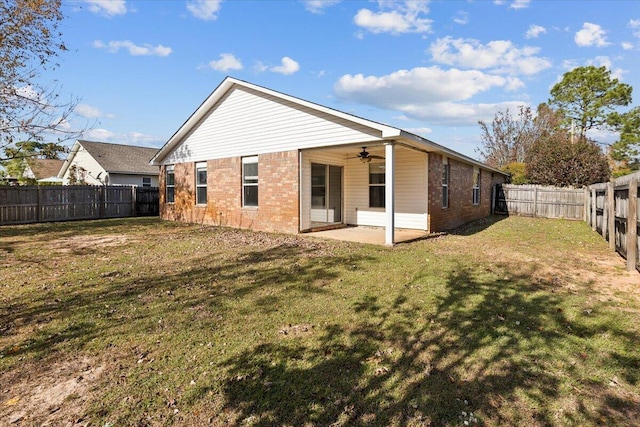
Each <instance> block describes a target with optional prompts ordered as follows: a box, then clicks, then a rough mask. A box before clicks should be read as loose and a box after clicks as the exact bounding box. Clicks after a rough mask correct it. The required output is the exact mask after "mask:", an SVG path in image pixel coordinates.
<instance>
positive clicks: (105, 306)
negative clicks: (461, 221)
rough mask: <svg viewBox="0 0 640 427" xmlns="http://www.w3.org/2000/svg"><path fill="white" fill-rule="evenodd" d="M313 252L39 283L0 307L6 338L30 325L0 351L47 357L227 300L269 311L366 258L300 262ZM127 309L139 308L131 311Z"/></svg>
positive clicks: (256, 253)
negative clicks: (51, 288) (46, 285)
mask: <svg viewBox="0 0 640 427" xmlns="http://www.w3.org/2000/svg"><path fill="white" fill-rule="evenodd" d="M314 251H315V249H314V248H313V247H311V248H305V247H299V246H296V245H293V244H281V245H279V246H275V247H269V248H264V249H262V248H261V249H255V250H249V251H245V252H242V253H240V254H236V255H235V256H231V257H229V256H227V255H226V254H218V255H217V256H215V255H208V256H204V257H202V258H200V259H196V260H192V261H190V262H189V265H188V266H181V268H179V269H177V271H174V272H163V271H156V272H153V274H145V275H139V276H134V275H132V274H131V272H129V271H124V270H118V271H111V272H108V273H105V274H102V275H101V276H99V277H96V278H87V279H86V280H83V281H82V282H80V283H64V284H62V285H60V286H59V287H58V290H57V291H56V292H54V293H50V292H48V291H47V290H42V289H40V287H38V288H36V289H35V291H34V292H33V293H31V294H29V295H25V296H22V297H20V298H14V299H12V300H11V302H10V303H8V304H4V305H3V306H2V307H0V319H1V323H0V331H1V332H2V333H3V335H4V336H5V337H10V336H11V335H12V333H13V331H14V330H16V329H17V327H20V326H21V325H32V326H33V327H34V333H33V334H32V336H30V337H29V338H27V339H26V340H25V341H24V342H21V343H19V344H12V345H11V346H10V348H4V349H0V355H4V356H14V357H20V356H24V355H29V356H32V357H33V356H36V357H44V356H46V355H50V354H52V353H54V352H55V351H57V349H58V346H59V345H63V344H64V345H68V343H69V342H73V344H72V345H73V347H75V348H78V349H79V348H82V347H83V346H84V345H86V344H87V343H88V342H90V341H91V340H93V339H94V338H98V337H101V338H103V337H105V336H109V335H110V334H111V335H113V334H114V333H116V332H115V331H116V330H117V328H116V327H118V326H122V325H125V324H127V323H134V324H137V325H139V326H138V327H145V323H146V324H147V327H148V326H149V324H150V323H151V320H150V319H146V317H147V316H149V314H150V313H152V314H153V316H154V317H155V318H158V317H163V316H167V317H169V316H170V315H172V314H174V313H176V312H181V311H184V310H187V309H188V308H190V307H206V308H207V309H208V310H211V311H215V312H217V313H219V314H224V313H225V310H226V308H225V307H226V302H228V301H238V300H242V299H243V298H249V301H252V302H253V303H254V304H255V305H252V306H250V307H249V308H247V309H248V310H263V311H265V312H266V311H269V310H271V308H272V306H274V305H277V304H284V303H286V302H287V301H288V299H289V298H291V297H292V296H294V295H296V296H298V297H299V296H300V295H311V294H315V293H324V292H327V291H326V290H325V289H324V288H323V287H322V284H323V283H324V282H325V281H327V280H332V279H335V278H336V277H338V275H339V270H340V269H342V268H343V266H344V265H357V264H359V263H361V262H363V261H364V260H365V257H363V256H360V255H357V254H356V255H349V256H323V257H322V259H321V261H320V262H306V261H305V262H303V261H302V260H303V259H306V258H307V257H309V256H313V253H314ZM178 262H179V261H178ZM168 269H169V270H171V267H168ZM34 293H35V294H36V296H33V294H34ZM149 306H153V307H152V308H149ZM132 307H139V308H140V309H136V310H133V311H132V310H131V308H132ZM52 322H62V323H64V322H69V323H68V326H67V327H61V326H60V325H59V324H56V325H55V326H51V327H48V325H49V324H51V323H52ZM38 325H41V326H40V327H38ZM186 326H187V327H188V326H189V325H186ZM127 333H131V331H130V330H127ZM115 339H117V337H115ZM66 350H68V347H67V348H66Z"/></svg>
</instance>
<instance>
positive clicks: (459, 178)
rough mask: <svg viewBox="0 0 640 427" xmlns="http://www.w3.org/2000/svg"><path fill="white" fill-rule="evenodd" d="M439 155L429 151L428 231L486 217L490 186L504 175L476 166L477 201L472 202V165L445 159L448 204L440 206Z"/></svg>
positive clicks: (488, 212)
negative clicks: (447, 175) (477, 181)
mask: <svg viewBox="0 0 640 427" xmlns="http://www.w3.org/2000/svg"><path fill="white" fill-rule="evenodd" d="M442 160H443V159H442V156H440V155H438V154H433V153H431V154H429V190H428V191H429V215H428V220H427V221H428V224H429V232H431V233H433V232H437V231H444V230H449V229H451V228H455V227H458V226H460V225H462V224H464V223H466V222H469V221H473V220H476V219H480V218H484V217H486V216H489V215H490V213H491V189H492V187H493V185H494V184H497V183H502V182H504V176H503V175H501V174H498V173H495V172H491V171H488V170H486V169H480V204H479V205H474V204H473V190H472V188H473V166H472V165H469V164H466V163H461V162H458V161H456V160H454V159H451V158H449V159H448V162H449V207H448V208H443V207H442V170H443V163H442Z"/></svg>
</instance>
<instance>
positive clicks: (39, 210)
mask: <svg viewBox="0 0 640 427" xmlns="http://www.w3.org/2000/svg"><path fill="white" fill-rule="evenodd" d="M37 189H38V207H37V208H36V220H37V221H36V222H40V221H41V220H42V190H41V189H40V186H39V185H38V187H37Z"/></svg>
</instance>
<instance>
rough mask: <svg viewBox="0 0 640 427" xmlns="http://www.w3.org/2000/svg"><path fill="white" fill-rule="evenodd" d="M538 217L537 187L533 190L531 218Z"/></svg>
mask: <svg viewBox="0 0 640 427" xmlns="http://www.w3.org/2000/svg"><path fill="white" fill-rule="evenodd" d="M537 216H538V187H537V186H536V187H534V188H533V217H534V218H535V217H537Z"/></svg>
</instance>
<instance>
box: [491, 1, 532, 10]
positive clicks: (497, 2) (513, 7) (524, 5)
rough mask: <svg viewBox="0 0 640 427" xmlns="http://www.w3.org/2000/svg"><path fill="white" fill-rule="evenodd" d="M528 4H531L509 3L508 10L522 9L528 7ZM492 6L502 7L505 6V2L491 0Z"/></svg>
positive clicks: (522, 2)
mask: <svg viewBox="0 0 640 427" xmlns="http://www.w3.org/2000/svg"><path fill="white" fill-rule="evenodd" d="M529 3H531V0H513V1H512V2H511V4H509V8H511V9H524V8H527V7H529ZM493 4H495V5H498V6H502V5H504V4H507V1H506V0H493Z"/></svg>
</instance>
